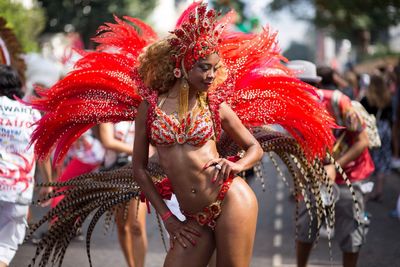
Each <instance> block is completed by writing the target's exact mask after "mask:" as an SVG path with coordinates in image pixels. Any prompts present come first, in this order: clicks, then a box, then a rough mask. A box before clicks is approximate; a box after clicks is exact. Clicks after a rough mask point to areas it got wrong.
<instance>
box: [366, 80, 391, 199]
mask: <svg viewBox="0 0 400 267" xmlns="http://www.w3.org/2000/svg"><path fill="white" fill-rule="evenodd" d="M360 102H361V104H362V105H363V106H364V108H365V109H366V110H367V111H368V113H370V114H373V115H375V118H376V123H377V127H378V132H379V137H380V138H381V144H382V145H381V147H380V148H377V149H372V150H371V155H372V158H373V160H374V164H375V172H374V175H375V183H374V184H375V186H374V190H373V192H372V193H371V194H370V195H369V196H368V197H367V198H368V199H369V200H379V199H381V197H382V193H383V183H384V178H385V176H387V175H388V174H390V170H391V158H392V147H391V144H392V125H393V122H392V117H393V111H392V103H391V93H390V90H389V88H388V86H387V84H386V82H385V79H384V77H382V76H381V75H379V74H374V75H372V76H371V81H370V84H369V86H368V89H367V91H366V96H365V97H364V98H362V99H361V101H360Z"/></svg>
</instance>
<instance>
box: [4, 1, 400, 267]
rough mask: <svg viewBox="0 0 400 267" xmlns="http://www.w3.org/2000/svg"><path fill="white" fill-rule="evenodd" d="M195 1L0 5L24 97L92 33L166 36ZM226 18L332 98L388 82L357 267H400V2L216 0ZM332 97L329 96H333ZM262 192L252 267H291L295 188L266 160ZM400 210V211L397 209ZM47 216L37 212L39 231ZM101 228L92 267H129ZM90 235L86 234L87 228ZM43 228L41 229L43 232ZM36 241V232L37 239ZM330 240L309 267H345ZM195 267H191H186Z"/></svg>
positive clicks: (151, 262)
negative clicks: (378, 170)
mask: <svg viewBox="0 0 400 267" xmlns="http://www.w3.org/2000/svg"><path fill="white" fill-rule="evenodd" d="M191 2H192V1H191V0H0V17H3V18H5V19H6V20H7V26H8V27H10V28H11V29H12V30H13V31H14V33H15V34H16V35H17V38H18V40H19V41H20V43H21V44H22V47H23V50H24V53H25V55H24V59H25V62H26V64H27V72H26V80H27V85H26V91H27V94H28V95H30V94H32V90H33V87H34V85H35V84H40V85H42V86H44V87H51V86H52V85H53V84H54V83H55V82H57V81H58V80H59V79H60V78H62V77H64V76H65V75H66V74H67V73H68V72H69V71H71V70H72V68H73V65H74V63H75V62H76V61H77V60H78V59H79V54H78V53H77V52H76V49H83V50H93V49H94V48H95V44H94V42H93V41H92V40H91V38H92V37H93V36H95V34H96V29H97V28H98V27H99V26H100V25H102V24H103V23H105V22H112V21H114V19H113V15H117V16H119V17H121V16H124V15H128V16H132V17H138V18H140V19H142V20H144V21H145V22H147V23H149V24H150V25H152V27H154V29H155V30H156V31H157V32H158V33H159V35H160V37H162V36H164V35H165V34H166V33H167V32H168V31H170V30H172V29H173V27H174V23H175V21H176V19H177V17H178V16H179V14H180V13H181V11H182V10H183V9H184V8H186V7H187V6H188V5H189V4H190V3H191ZM205 2H210V4H211V5H213V6H214V7H216V8H217V9H220V10H221V11H222V12H223V13H226V12H228V11H229V10H231V9H234V10H236V12H237V14H238V16H237V21H236V22H235V25H234V28H235V29H234V30H236V31H241V32H246V33H251V32H258V31H261V30H263V29H267V28H266V27H267V26H266V25H269V26H270V27H271V29H272V30H273V31H277V32H278V40H279V44H280V46H281V49H282V54H283V55H284V56H285V57H286V58H287V59H288V60H308V61H311V62H314V63H315V64H316V65H317V66H324V67H329V68H330V69H332V70H334V73H335V75H336V76H335V82H336V87H335V88H336V89H339V90H341V91H342V92H343V93H344V94H346V95H348V96H349V97H350V98H351V99H355V100H360V99H361V98H362V97H363V96H364V95H365V91H366V90H367V88H368V86H369V81H370V78H369V77H370V76H371V75H372V74H377V73H379V75H381V76H382V77H384V78H385V81H386V83H387V86H388V88H389V90H390V93H391V98H392V104H393V113H394V115H393V122H392V127H393V128H392V130H393V138H394V142H393V155H392V156H393V158H392V161H391V168H392V170H393V172H392V173H391V174H390V175H388V176H387V177H386V178H385V184H384V190H383V194H382V196H381V197H380V198H379V199H377V201H370V202H368V203H367V212H368V214H367V215H368V216H370V220H371V224H370V228H369V233H368V239H367V243H366V245H365V246H364V247H363V248H362V250H361V255H360V260H359V266H361V267H392V266H400V220H399V213H398V212H396V202H397V199H398V196H399V194H400V174H399V170H400V145H399V144H400V134H399V129H400V123H399V118H400V115H399V114H400V108H399V99H400V94H399V91H400V1H393V0H379V1H364V0H362V1H361V0H330V1H323V0H210V1H205ZM327 89H328V88H327ZM263 168H264V178H265V192H263V190H262V186H261V183H260V181H258V180H255V179H252V180H250V184H251V186H252V188H253V189H254V191H255V192H256V194H257V197H258V201H259V218H258V228H257V236H256V243H255V248H254V255H253V260H252V265H251V266H257V267H258V266H260V267H261V266H274V267H276V266H282V267H283V266H286V267H289V266H295V263H296V261H295V242H294V240H295V226H294V224H295V216H294V208H295V203H294V201H293V200H292V199H291V198H290V189H289V187H288V186H286V185H285V183H284V182H283V181H282V179H280V178H279V177H278V175H277V173H276V171H275V169H274V168H273V166H272V165H271V163H270V162H269V160H268V159H267V158H265V159H264V167H263ZM399 206H400V205H399ZM45 211H46V209H43V208H40V207H33V208H32V218H31V220H32V221H33V222H35V221H37V220H38V219H39V218H40V217H41V216H42V215H43V214H44V213H45ZM147 220H148V223H147V233H148V238H149V251H148V252H149V253H148V254H147V258H146V259H147V260H146V266H150V267H153V266H154V267H156V266H161V265H162V263H163V259H164V257H165V250H164V247H163V244H162V241H161V238H160V231H159V227H158V224H157V221H156V219H155V218H154V212H153V214H150V215H148V218H147ZM102 226H103V223H102V222H101V223H99V224H98V226H97V228H96V231H95V233H94V236H93V239H92V243H91V247H92V259H93V263H94V266H99V267H102V266H115V267H116V266H126V263H125V260H124V258H123V255H122V252H121V249H120V247H119V245H118V241H117V234H116V229H113V231H112V230H111V231H110V233H108V234H105V235H104V233H103V232H104V229H103V227H102ZM86 227H87V225H86ZM45 229H46V227H44V228H42V229H41V231H42V232H44V231H45ZM38 235H40V232H39V233H38ZM34 255H35V245H34V244H33V243H32V241H28V242H26V243H24V244H23V245H22V246H21V247H20V249H19V250H18V252H17V255H16V257H15V258H14V260H13V262H12V263H11V265H10V266H11V267H23V266H28V264H29V262H30V259H31V258H33V256H34ZM330 257H331V256H330V249H329V245H328V240H327V239H324V238H321V239H320V240H319V242H318V244H317V248H316V249H315V250H313V251H312V255H311V259H310V265H309V266H311V267H316V266H341V265H340V262H341V253H340V251H339V249H338V246H337V244H336V243H335V240H333V243H332V260H330ZM63 266H64V267H72V266H89V264H88V261H87V256H86V248H85V241H82V240H75V241H73V243H72V244H71V246H70V247H69V249H68V251H67V254H66V256H65V260H64V264H63ZM188 266H189V265H188Z"/></svg>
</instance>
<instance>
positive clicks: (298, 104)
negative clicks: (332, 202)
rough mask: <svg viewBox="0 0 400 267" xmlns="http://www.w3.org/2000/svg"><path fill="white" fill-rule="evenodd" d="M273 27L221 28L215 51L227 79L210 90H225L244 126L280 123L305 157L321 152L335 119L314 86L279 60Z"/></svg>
mask: <svg viewBox="0 0 400 267" xmlns="http://www.w3.org/2000/svg"><path fill="white" fill-rule="evenodd" d="M279 52H280V50H279V48H278V45H277V40H276V32H272V31H271V30H270V29H269V28H265V29H263V31H262V32H260V33H258V34H255V33H254V34H245V33H232V32H226V33H224V34H223V35H222V36H221V48H220V54H221V57H222V58H223V61H224V64H225V65H226V67H227V69H228V72H229V74H228V77H229V78H228V79H227V80H226V81H225V82H224V84H223V85H222V86H220V87H219V88H218V89H216V91H215V92H214V93H215V94H217V95H219V94H224V96H225V97H224V98H225V99H226V101H227V102H228V103H229V104H230V106H231V107H232V109H233V110H234V111H235V113H236V114H237V115H238V116H239V118H240V119H241V120H242V122H243V123H244V124H245V125H246V126H248V127H251V126H262V125H268V124H280V125H281V126H283V127H284V128H285V129H286V130H287V131H288V132H289V133H290V134H291V135H292V136H293V137H294V138H295V139H296V140H297V141H298V143H299V144H300V145H301V147H302V148H303V150H304V153H305V155H306V156H307V158H308V159H311V160H312V159H314V158H315V157H318V158H323V157H325V155H326V151H327V150H328V151H329V150H330V148H331V147H332V145H333V142H334V138H333V136H332V132H331V128H332V127H334V125H335V124H334V120H333V119H332V118H331V116H329V114H328V113H327V112H326V110H325V109H324V108H323V106H322V105H321V104H319V103H318V101H317V99H316V94H315V91H314V88H313V87H312V86H309V85H307V84H305V83H303V82H301V81H299V80H298V79H296V78H295V77H294V76H293V75H292V73H291V72H290V71H289V70H288V69H287V68H286V67H285V66H284V65H283V64H282V63H281V62H282V60H285V59H284V58H283V57H282V56H281V55H280V53H279Z"/></svg>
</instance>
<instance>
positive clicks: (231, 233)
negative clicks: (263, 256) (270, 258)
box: [215, 177, 258, 267]
mask: <svg viewBox="0 0 400 267" xmlns="http://www.w3.org/2000/svg"><path fill="white" fill-rule="evenodd" d="M257 214H258V203H257V199H256V196H255V195H254V192H253V190H252V189H251V188H250V187H249V186H248V185H247V183H246V182H245V181H244V180H243V179H242V178H239V177H237V178H235V179H234V180H233V182H232V185H231V187H230V189H229V191H228V193H227V194H226V196H225V199H224V201H223V202H222V212H221V215H220V217H219V218H218V220H217V226H216V228H215V238H216V245H217V266H220V267H222V266H223V267H234V266H238V267H245V266H249V265H250V261H251V257H252V253H253V243H254V237H255V233H256V225H257Z"/></svg>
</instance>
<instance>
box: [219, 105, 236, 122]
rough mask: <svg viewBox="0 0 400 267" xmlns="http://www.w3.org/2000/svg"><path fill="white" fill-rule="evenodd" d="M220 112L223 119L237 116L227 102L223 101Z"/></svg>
mask: <svg viewBox="0 0 400 267" xmlns="http://www.w3.org/2000/svg"><path fill="white" fill-rule="evenodd" d="M219 114H220V117H221V120H228V119H230V118H232V117H236V114H235V112H234V111H233V110H232V108H231V107H230V106H229V105H228V104H227V103H226V102H222V103H221V105H220V106H219Z"/></svg>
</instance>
